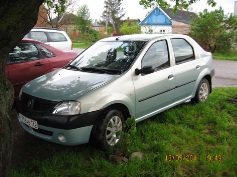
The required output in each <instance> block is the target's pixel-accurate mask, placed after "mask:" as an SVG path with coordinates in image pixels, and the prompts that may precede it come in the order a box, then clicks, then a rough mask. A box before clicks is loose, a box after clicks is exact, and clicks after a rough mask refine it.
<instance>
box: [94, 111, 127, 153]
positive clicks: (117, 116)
mask: <svg viewBox="0 0 237 177" xmlns="http://www.w3.org/2000/svg"><path fill="white" fill-rule="evenodd" d="M123 124H124V116H123V114H122V113H121V112H120V111H119V110H116V109H110V110H108V111H107V112H106V113H105V114H104V117H102V118H101V120H100V121H99V122H98V124H97V126H96V132H95V134H94V139H95V141H96V142H97V143H96V145H97V146H99V148H101V149H102V150H107V149H109V148H110V147H113V146H115V145H116V144H117V143H118V142H119V140H120V136H119V135H118V132H119V131H123Z"/></svg>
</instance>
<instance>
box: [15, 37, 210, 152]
mask: <svg viewBox="0 0 237 177" xmlns="http://www.w3.org/2000/svg"><path fill="white" fill-rule="evenodd" d="M213 75H214V68H213V61H212V55H211V53H209V52H206V51H204V50H203V49H202V48H201V47H200V46H199V45H198V44H197V43H196V42H195V41H194V40H193V39H192V38H190V37H188V36H186V35H176V34H162V35H158V34H137V35H125V36H119V37H110V38H106V39H102V40H100V41H98V42H96V43H95V44H94V45H92V46H91V47H89V48H88V49H87V50H85V51H84V52H83V53H82V54H80V55H79V56H78V57H77V58H76V59H75V60H73V61H72V62H70V63H69V64H68V65H67V66H65V67H64V68H62V69H59V70H56V71H53V72H51V73H48V74H46V75H43V76H41V77H39V78H37V79H35V80H33V81H31V82H29V83H27V84H26V85H24V86H23V88H22V91H21V93H20V95H19V102H18V103H17V105H16V109H17V111H18V119H19V122H20V124H21V126H22V127H23V128H24V129H25V130H26V131H27V132H29V133H30V134H32V135H34V136H37V137H39V138H42V139H44V140H47V141H50V142H54V143H59V144H64V145H77V144H82V143H87V142H89V140H90V139H91V138H93V139H94V140H96V142H97V143H98V145H99V146H100V147H101V148H102V149H107V148H108V147H111V146H114V145H115V144H116V143H117V142H118V141H119V139H120V136H119V135H118V133H117V132H118V131H121V130H122V129H123V124H124V121H125V120H126V119H127V118H129V117H134V118H135V120H136V122H139V121H142V120H144V119H147V118H149V117H151V116H153V115H156V114H158V113H160V112H162V111H164V110H167V109H169V108H171V107H174V106H176V105H178V104H181V103H184V102H187V101H190V100H193V101H196V102H203V101H205V100H206V99H207V98H208V95H209V94H210V93H211V90H212V77H213Z"/></svg>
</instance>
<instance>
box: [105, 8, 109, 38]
mask: <svg viewBox="0 0 237 177" xmlns="http://www.w3.org/2000/svg"><path fill="white" fill-rule="evenodd" d="M105 9H106V23H105V34H107V33H108V21H109V10H108V5H106V6H105Z"/></svg>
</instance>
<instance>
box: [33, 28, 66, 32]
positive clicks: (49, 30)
mask: <svg viewBox="0 0 237 177" xmlns="http://www.w3.org/2000/svg"><path fill="white" fill-rule="evenodd" d="M30 31H45V32H56V31H57V32H60V33H65V31H63V30H60V29H57V28H44V27H42V28H40V27H37V28H32V29H31V30H30Z"/></svg>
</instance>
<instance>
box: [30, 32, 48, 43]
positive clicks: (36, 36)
mask: <svg viewBox="0 0 237 177" xmlns="http://www.w3.org/2000/svg"><path fill="white" fill-rule="evenodd" d="M30 35H31V39H35V40H38V41H41V42H47V41H48V38H47V35H46V34H45V33H44V32H41V31H31V32H30Z"/></svg>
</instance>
